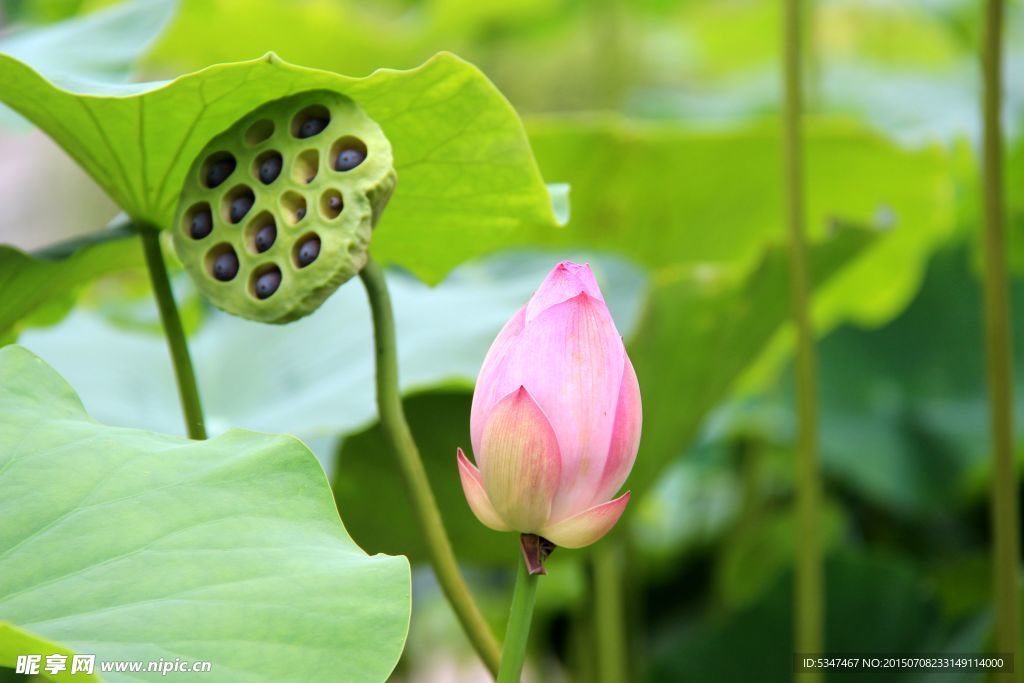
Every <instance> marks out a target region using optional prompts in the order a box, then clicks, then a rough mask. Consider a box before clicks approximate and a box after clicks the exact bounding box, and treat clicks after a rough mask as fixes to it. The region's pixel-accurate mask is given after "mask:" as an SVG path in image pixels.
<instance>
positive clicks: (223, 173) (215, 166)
mask: <svg viewBox="0 0 1024 683" xmlns="http://www.w3.org/2000/svg"><path fill="white" fill-rule="evenodd" d="M235 165H236V163H235V157H234V156H232V155H231V153H230V152H217V153H216V154H213V155H211V156H210V158H209V159H207V160H206V163H205V164H203V170H202V178H203V184H204V185H205V186H206V187H209V188H214V187H218V186H219V185H220V184H221V183H223V182H224V181H225V180H227V179H228V178H229V177H230V176H231V174H232V173H234V172H235Z"/></svg>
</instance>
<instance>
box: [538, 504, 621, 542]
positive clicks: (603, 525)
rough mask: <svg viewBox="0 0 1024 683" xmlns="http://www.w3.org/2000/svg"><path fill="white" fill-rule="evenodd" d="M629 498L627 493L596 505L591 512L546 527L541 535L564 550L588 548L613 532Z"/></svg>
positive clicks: (584, 512)
mask: <svg viewBox="0 0 1024 683" xmlns="http://www.w3.org/2000/svg"><path fill="white" fill-rule="evenodd" d="M629 496H630V492H629V491H626V492H625V493H623V494H622V495H621V496H619V497H618V498H616V499H615V500H610V501H608V502H607V503H602V504H600V505H595V506H594V507H592V508H590V509H589V510H584V511H583V512H581V513H579V514H577V515H573V516H572V517H569V518H567V519H563V520H562V521H561V522H558V523H557V524H552V525H551V526H548V527H545V528H544V530H543V531H541V533H540V535H541V536H543V537H544V538H546V539H548V540H549V541H551V542H552V543H554V544H555V545H557V546H561V547H563V548H582V547H584V546H588V545H590V544H591V543H593V542H594V541H597V540H598V539H600V538H601V537H602V536H604V535H605V534H607V533H608V532H609V531H611V529H612V527H613V526H615V523H616V522H618V521H619V517H621V516H622V513H623V511H625V509H626V503H628V502H629Z"/></svg>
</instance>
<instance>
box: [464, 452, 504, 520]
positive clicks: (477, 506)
mask: <svg viewBox="0 0 1024 683" xmlns="http://www.w3.org/2000/svg"><path fill="white" fill-rule="evenodd" d="M455 459H456V460H457V461H458V463H459V479H460V480H461V481H462V491H463V493H465V494H466V502H468V503H469V509H470V510H472V511H473V514H474V515H476V518H477V519H478V520H480V523H481V524H483V525H484V526H486V527H488V528H491V529H494V530H495V531H510V529H509V528H508V527H507V526H506V525H505V523H504V522H503V521H502V520H501V517H499V516H498V513H497V511H496V510H495V509H494V506H493V505H491V499H490V498H488V497H487V491H485V490H484V484H483V482H482V481H481V480H480V470H478V469H477V468H475V467H473V463H471V462H470V461H469V458H467V457H466V454H465V453H463V452H462V449H461V448H459V449H457V450H456V456H455Z"/></svg>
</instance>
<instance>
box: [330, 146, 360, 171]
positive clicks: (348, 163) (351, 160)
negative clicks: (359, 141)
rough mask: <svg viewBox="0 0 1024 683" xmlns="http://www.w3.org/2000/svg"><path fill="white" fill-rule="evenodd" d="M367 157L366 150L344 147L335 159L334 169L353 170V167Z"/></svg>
mask: <svg viewBox="0 0 1024 683" xmlns="http://www.w3.org/2000/svg"><path fill="white" fill-rule="evenodd" d="M365 159H366V152H364V151H362V150H360V149H354V148H349V149H343V150H341V151H340V152H338V158H337V159H335V160H334V170H336V171H351V170H352V169H353V168H355V167H356V166H358V165H359V164H361V163H363V161H364V160H365Z"/></svg>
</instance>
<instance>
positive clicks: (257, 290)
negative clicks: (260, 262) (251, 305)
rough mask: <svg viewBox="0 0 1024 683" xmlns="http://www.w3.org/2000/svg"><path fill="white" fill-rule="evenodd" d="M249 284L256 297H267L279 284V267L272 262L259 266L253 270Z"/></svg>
mask: <svg viewBox="0 0 1024 683" xmlns="http://www.w3.org/2000/svg"><path fill="white" fill-rule="evenodd" d="M249 285H250V289H251V291H252V294H253V296H255V297H256V298H257V299H260V300H263V299H269V298H270V297H271V296H273V294H274V292H276V291H277V288H278V287H280V286H281V269H280V268H278V267H277V266H275V265H274V264H273V263H270V264H267V265H266V266H261V267H260V268H257V269H256V270H255V271H253V274H252V279H251V280H250V281H249Z"/></svg>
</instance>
